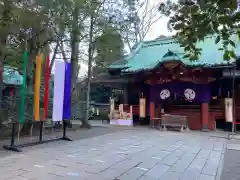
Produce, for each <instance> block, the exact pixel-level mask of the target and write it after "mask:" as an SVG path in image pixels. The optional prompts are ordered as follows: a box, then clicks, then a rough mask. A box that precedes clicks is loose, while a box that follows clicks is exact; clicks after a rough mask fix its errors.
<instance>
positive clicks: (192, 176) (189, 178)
mask: <svg viewBox="0 0 240 180" xmlns="http://www.w3.org/2000/svg"><path fill="white" fill-rule="evenodd" d="M200 173H201V171H199V170H197V169H187V170H186V171H185V172H184V173H183V174H182V176H181V177H180V180H198V178H199V176H200Z"/></svg>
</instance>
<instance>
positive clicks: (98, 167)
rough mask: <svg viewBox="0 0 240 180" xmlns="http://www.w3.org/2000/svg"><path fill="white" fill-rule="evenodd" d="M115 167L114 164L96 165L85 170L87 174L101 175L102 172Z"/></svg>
mask: <svg viewBox="0 0 240 180" xmlns="http://www.w3.org/2000/svg"><path fill="white" fill-rule="evenodd" d="M113 165H114V164H113V163H108V162H103V163H97V164H95V165H92V166H89V167H87V168H86V169H85V172H88V173H93V174H94V173H95V174H97V173H100V172H101V171H104V170H105V169H108V168H109V167H111V166H113Z"/></svg>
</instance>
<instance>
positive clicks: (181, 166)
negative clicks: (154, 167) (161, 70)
mask: <svg viewBox="0 0 240 180" xmlns="http://www.w3.org/2000/svg"><path fill="white" fill-rule="evenodd" d="M195 156H196V155H195V154H185V155H184V156H183V157H182V158H181V159H179V160H178V161H177V162H176V164H174V165H173V166H172V167H171V171H176V172H184V171H185V170H186V169H187V167H188V166H189V165H190V164H191V162H192V161H193V159H194V158H195Z"/></svg>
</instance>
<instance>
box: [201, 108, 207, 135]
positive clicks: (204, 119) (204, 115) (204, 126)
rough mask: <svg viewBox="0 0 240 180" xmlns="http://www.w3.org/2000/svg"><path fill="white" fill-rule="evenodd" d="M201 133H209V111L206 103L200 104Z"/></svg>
mask: <svg viewBox="0 0 240 180" xmlns="http://www.w3.org/2000/svg"><path fill="white" fill-rule="evenodd" d="M201 114H202V131H209V128H208V121H209V119H208V118H209V109H208V103H202V112H201Z"/></svg>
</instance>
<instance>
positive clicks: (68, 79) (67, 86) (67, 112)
mask: <svg viewBox="0 0 240 180" xmlns="http://www.w3.org/2000/svg"><path fill="white" fill-rule="evenodd" d="M71 84H72V66H71V63H68V62H66V63H65V83H64V101H63V109H64V111H63V119H64V120H67V119H70V118H71V90H72V88H71Z"/></svg>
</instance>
